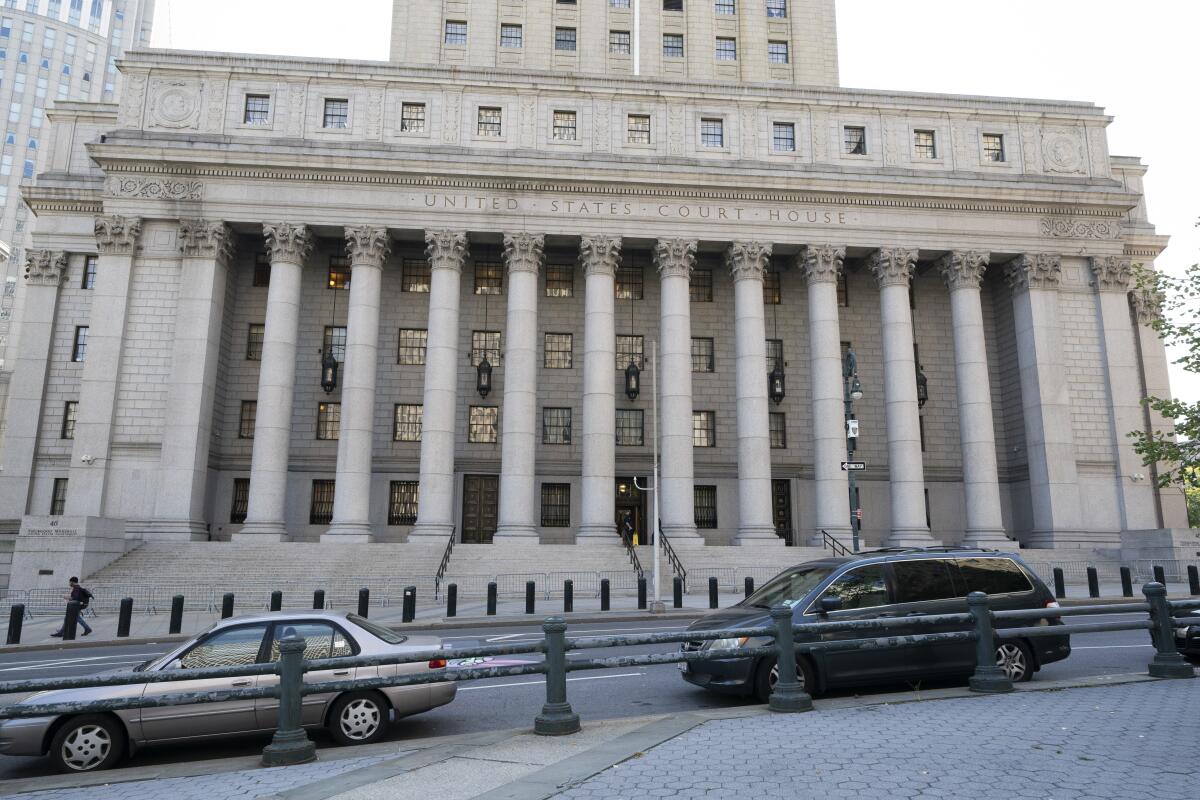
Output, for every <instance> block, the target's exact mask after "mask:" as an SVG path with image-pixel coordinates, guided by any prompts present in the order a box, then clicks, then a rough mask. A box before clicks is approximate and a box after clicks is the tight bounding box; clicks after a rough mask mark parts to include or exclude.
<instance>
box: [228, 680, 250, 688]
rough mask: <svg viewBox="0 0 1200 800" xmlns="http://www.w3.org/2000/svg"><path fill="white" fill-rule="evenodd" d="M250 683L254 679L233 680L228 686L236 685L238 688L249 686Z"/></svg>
mask: <svg viewBox="0 0 1200 800" xmlns="http://www.w3.org/2000/svg"><path fill="white" fill-rule="evenodd" d="M252 683H254V681H250V680H246V681H234V682H233V683H231V684H230V686H233V687H236V688H240V687H243V686H249V685H250V684H252Z"/></svg>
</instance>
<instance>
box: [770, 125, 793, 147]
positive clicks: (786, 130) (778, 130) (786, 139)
mask: <svg viewBox="0 0 1200 800" xmlns="http://www.w3.org/2000/svg"><path fill="white" fill-rule="evenodd" d="M771 149H772V150H774V151H775V152H777V153H794V152H796V126H795V124H794V123H791V122H774V123H772V124H771Z"/></svg>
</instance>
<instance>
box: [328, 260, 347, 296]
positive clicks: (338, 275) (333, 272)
mask: <svg viewBox="0 0 1200 800" xmlns="http://www.w3.org/2000/svg"><path fill="white" fill-rule="evenodd" d="M326 285H327V286H328V287H329V288H330V289H349V288H350V259H348V258H346V257H345V256H330V258H329V279H328V280H327V281H326Z"/></svg>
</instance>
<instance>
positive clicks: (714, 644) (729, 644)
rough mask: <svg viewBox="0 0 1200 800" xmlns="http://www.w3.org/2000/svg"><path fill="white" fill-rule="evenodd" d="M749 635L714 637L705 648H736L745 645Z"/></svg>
mask: <svg viewBox="0 0 1200 800" xmlns="http://www.w3.org/2000/svg"><path fill="white" fill-rule="evenodd" d="M748 640H749V637H747V636H742V637H741V638H739V639H713V640H712V641H710V642H709V643H708V644H707V645H705V647H704V649H705V650H735V649H737V648H739V647H745V646H746V642H747V641H748Z"/></svg>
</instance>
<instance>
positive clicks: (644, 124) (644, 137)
mask: <svg viewBox="0 0 1200 800" xmlns="http://www.w3.org/2000/svg"><path fill="white" fill-rule="evenodd" d="M627 135H628V141H629V143H630V144H650V115H649V114H630V115H629V123H628V126H627Z"/></svg>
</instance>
